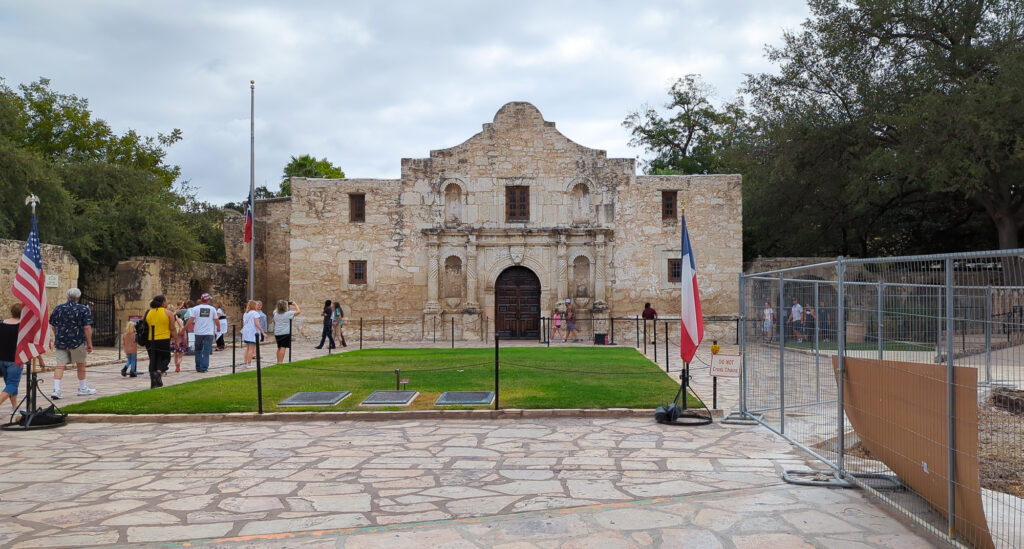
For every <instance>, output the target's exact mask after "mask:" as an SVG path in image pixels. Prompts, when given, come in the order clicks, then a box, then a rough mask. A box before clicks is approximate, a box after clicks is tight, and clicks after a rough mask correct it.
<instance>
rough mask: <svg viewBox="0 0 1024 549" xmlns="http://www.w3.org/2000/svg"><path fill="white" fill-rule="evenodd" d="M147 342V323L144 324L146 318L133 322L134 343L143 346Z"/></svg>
mask: <svg viewBox="0 0 1024 549" xmlns="http://www.w3.org/2000/svg"><path fill="white" fill-rule="evenodd" d="M148 342H149V323H148V322H146V317H142V318H140V319H138V320H136V321H135V343H137V344H139V345H145V344H146V343H148Z"/></svg>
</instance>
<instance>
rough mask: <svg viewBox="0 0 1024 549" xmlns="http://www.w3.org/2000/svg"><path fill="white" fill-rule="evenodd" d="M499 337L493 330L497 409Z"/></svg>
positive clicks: (495, 403)
mask: <svg viewBox="0 0 1024 549" xmlns="http://www.w3.org/2000/svg"><path fill="white" fill-rule="evenodd" d="M499 339H501V338H500V337H499V336H498V332H497V331H495V332H494V409H495V410H497V409H498V386H499V385H498V384H499V379H498V349H499V346H498V340H499Z"/></svg>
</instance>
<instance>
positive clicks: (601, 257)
mask: <svg viewBox="0 0 1024 549" xmlns="http://www.w3.org/2000/svg"><path fill="white" fill-rule="evenodd" d="M595 247H596V248H597V257H596V259H597V261H596V265H594V301H595V302H596V303H595V305H597V303H601V304H603V303H604V302H605V296H604V291H605V285H606V282H605V273H606V268H607V267H606V265H605V243H604V235H603V234H602V235H597V243H596V245H595Z"/></svg>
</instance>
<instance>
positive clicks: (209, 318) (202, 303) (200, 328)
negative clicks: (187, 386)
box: [185, 294, 218, 374]
mask: <svg viewBox="0 0 1024 549" xmlns="http://www.w3.org/2000/svg"><path fill="white" fill-rule="evenodd" d="M210 299H211V297H210V294H203V295H202V296H200V297H199V304H198V305H196V306H195V307H192V309H191V310H189V312H188V323H186V324H185V329H186V330H191V331H192V332H193V333H195V335H196V343H195V353H196V354H195V358H196V371H197V372H199V373H201V374H202V373H206V371H207V370H209V369H210V352H211V351H213V340H214V338H215V337H216V334H217V324H218V321H217V309H216V308H214V306H213V305H210Z"/></svg>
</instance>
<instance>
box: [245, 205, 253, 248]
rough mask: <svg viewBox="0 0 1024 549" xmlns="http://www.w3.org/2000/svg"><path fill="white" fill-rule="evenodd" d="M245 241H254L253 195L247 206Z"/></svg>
mask: <svg viewBox="0 0 1024 549" xmlns="http://www.w3.org/2000/svg"><path fill="white" fill-rule="evenodd" d="M245 241H246V242H252V195H251V194H250V195H249V201H248V202H247V203H246V206H245Z"/></svg>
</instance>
